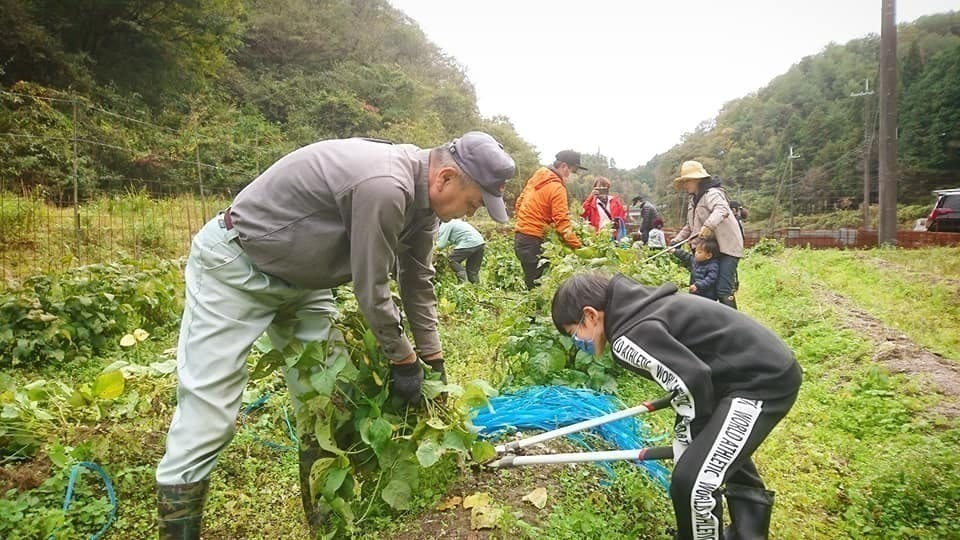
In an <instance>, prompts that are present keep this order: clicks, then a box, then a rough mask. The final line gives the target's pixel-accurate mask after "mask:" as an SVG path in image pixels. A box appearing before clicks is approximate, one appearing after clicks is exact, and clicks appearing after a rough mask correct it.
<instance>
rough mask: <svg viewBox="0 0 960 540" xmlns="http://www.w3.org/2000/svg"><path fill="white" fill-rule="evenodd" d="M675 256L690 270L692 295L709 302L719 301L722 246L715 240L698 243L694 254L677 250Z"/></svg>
mask: <svg viewBox="0 0 960 540" xmlns="http://www.w3.org/2000/svg"><path fill="white" fill-rule="evenodd" d="M673 254H674V256H676V257H677V258H678V259H680V260H681V261H682V262H683V265H684V266H686V267H687V269H688V270H690V289H689V290H690V293H691V294H696V295H697V296H702V297H704V298H706V299H708V300H716V299H717V276H718V275H720V262H719V261H718V260H717V259H718V258H719V257H720V245H719V244H717V241H716V240H714V239H713V238H705V239H703V240H700V241H698V242H697V247H696V249H695V250H694V252H693V253H690V252H689V251H685V250H684V249H683V248H679V247H678V248H675V249H674V250H673Z"/></svg>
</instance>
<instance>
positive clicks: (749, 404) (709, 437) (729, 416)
mask: <svg viewBox="0 0 960 540" xmlns="http://www.w3.org/2000/svg"><path fill="white" fill-rule="evenodd" d="M796 399H797V396H796V394H794V395H792V396H789V397H787V398H780V399H774V400H756V399H749V398H744V397H738V396H736V395H732V396H726V397H724V398H723V399H721V400H720V401H719V403H717V406H716V408H715V409H714V411H713V414H712V415H710V416H709V417H708V418H704V419H702V421H694V423H693V426H692V428H693V429H692V432H693V441H692V442H691V443H690V446H688V447H687V449H686V451H684V452H683V455H682V456H680V459H679V460H677V462H676V464H675V466H674V470H673V477H672V478H671V482H670V497H671V499H673V510H674V513H675V515H676V517H677V531H678V534H677V538H679V539H683V540H687V539H693V540H709V539H719V538H722V537H723V519H722V516H723V506H722V503H721V498H720V487H721V486H723V485H724V484H725V483H726V482H731V483H736V484H741V485H745V486H754V487H758V488H762V487H764V486H763V480H761V479H760V474H759V473H758V472H757V468H756V466H754V464H753V461H752V460H751V459H750V456H751V455H752V454H753V452H754V451H755V450H756V449H757V447H758V446H760V443H762V442H763V440H764V439H765V438H766V437H767V435H768V434H769V433H770V431H771V430H773V427H774V426H776V425H777V423H778V422H779V421H780V420H781V419H782V418H783V417H784V416H786V414H787V411H789V410H790V407H791V406H792V405H793V402H794V401H796ZM698 428H699V429H698Z"/></svg>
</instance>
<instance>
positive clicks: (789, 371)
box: [552, 273, 802, 540]
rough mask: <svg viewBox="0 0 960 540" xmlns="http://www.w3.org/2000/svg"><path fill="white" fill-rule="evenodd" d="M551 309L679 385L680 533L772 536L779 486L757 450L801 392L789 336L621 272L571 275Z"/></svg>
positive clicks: (646, 372) (642, 368)
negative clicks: (766, 473) (756, 458)
mask: <svg viewBox="0 0 960 540" xmlns="http://www.w3.org/2000/svg"><path fill="white" fill-rule="evenodd" d="M552 316H553V323H554V325H556V327H557V329H558V330H559V331H560V332H562V333H564V334H569V335H570V336H572V337H573V343H574V346H576V347H577V348H578V349H580V350H582V351H585V352H587V353H589V354H596V355H599V354H600V353H601V352H602V351H603V349H604V347H606V345H607V344H608V343H609V344H610V348H611V352H612V353H613V357H614V359H616V361H617V362H618V363H620V364H621V365H623V366H624V367H626V368H627V369H629V370H631V371H633V372H635V373H637V374H639V375H641V376H643V377H646V378H648V379H651V380H653V381H654V382H656V383H657V384H658V385H660V386H661V387H663V389H664V390H667V391H669V392H673V393H674V398H673V400H672V403H671V404H672V406H673V409H674V410H675V411H676V414H677V419H676V423H675V425H674V442H673V449H674V469H673V475H672V477H671V481H670V498H671V499H672V500H673V509H674V514H675V516H676V519H677V529H678V532H677V535H676V538H679V539H692V538H697V539H698V540H699V539H704V540H705V539H711V538H713V539H720V538H767V533H768V530H769V527H770V515H771V511H772V508H773V500H774V493H773V492H772V491H768V490H767V489H766V488H765V486H764V483H763V480H761V478H760V474H759V472H758V471H757V468H756V466H754V464H753V461H752V460H751V456H752V455H753V453H754V452H755V451H756V449H757V447H759V446H760V444H761V443H762V442H763V441H764V439H766V438H767V436H768V435H769V434H770V431H771V430H772V429H773V428H774V426H776V425H777V423H778V422H780V420H781V419H782V418H783V417H784V416H786V414H787V412H788V411H789V410H790V407H791V406H792V405H793V403H794V401H796V399H797V392H798V391H799V388H800V382H801V379H802V371H801V369H800V366H799V365H798V364H797V361H796V360H795V359H794V355H793V353H792V352H791V351H790V349H789V348H787V345H786V344H785V343H784V342H783V341H782V340H781V339H780V338H778V337H777V335H776V334H774V333H773V332H772V331H770V330H769V329H767V328H766V327H764V326H763V325H761V324H760V323H758V322H756V321H754V320H753V319H751V318H750V317H748V316H746V315H744V314H742V313H740V312H738V311H736V310H733V309H729V308H727V307H724V306H721V305H720V304H718V303H717V302H711V301H708V300H705V299H703V298H699V297H697V296H695V295H687V294H677V287H676V286H675V285H673V284H669V283H668V284H664V285H661V286H660V287H647V286H644V285H641V284H639V283H637V282H636V281H633V280H632V279H630V278H628V277H626V276H624V275H617V276H614V277H612V278H611V277H610V276H608V275H605V274H600V273H587V274H579V275H575V276H573V277H571V278H569V279H567V280H566V281H565V282H564V283H563V284H562V285H561V286H560V288H559V289H557V292H556V293H555V294H554V296H553V306H552ZM724 486H725V487H724ZM721 493H725V495H726V499H727V504H728V506H729V507H730V510H729V513H730V521H731V523H730V526H729V527H728V528H727V530H724V529H723V506H722V502H721V499H720V494H721Z"/></svg>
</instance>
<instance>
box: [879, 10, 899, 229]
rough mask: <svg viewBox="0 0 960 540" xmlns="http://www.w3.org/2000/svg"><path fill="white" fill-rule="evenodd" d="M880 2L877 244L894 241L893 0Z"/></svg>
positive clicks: (895, 196)
mask: <svg viewBox="0 0 960 540" xmlns="http://www.w3.org/2000/svg"><path fill="white" fill-rule="evenodd" d="M881 1H882V2H883V10H882V19H881V23H880V231H879V233H878V236H877V240H878V242H879V243H880V245H883V244H895V243H896V241H897V20H896V19H897V18H896V0H881Z"/></svg>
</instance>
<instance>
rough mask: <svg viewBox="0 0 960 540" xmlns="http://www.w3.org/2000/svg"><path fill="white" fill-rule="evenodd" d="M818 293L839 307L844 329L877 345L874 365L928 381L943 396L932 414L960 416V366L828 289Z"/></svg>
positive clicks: (948, 416) (929, 386)
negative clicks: (875, 363)
mask: <svg viewBox="0 0 960 540" xmlns="http://www.w3.org/2000/svg"><path fill="white" fill-rule="evenodd" d="M819 292H820V294H821V296H822V297H823V298H824V300H826V301H827V302H828V303H830V304H831V305H834V306H837V307H838V308H839V309H838V310H837V315H838V316H839V317H840V318H841V321H842V325H843V327H844V328H847V329H850V330H854V331H856V332H857V333H858V334H859V335H861V336H865V337H867V338H868V339H870V340H871V341H873V342H874V344H875V345H876V351H875V352H874V355H873V360H874V362H877V363H879V364H881V365H883V366H884V367H886V368H887V370H888V371H890V372H891V373H902V374H905V375H907V376H909V377H910V378H911V379H920V380H924V381H926V383H927V387H928V388H930V389H931V391H933V392H936V393H938V394H940V395H941V396H942V397H943V399H942V400H941V401H940V402H939V403H938V404H936V405H935V406H934V407H933V409H932V412H934V413H935V414H942V415H943V416H946V417H947V418H957V417H960V365H958V364H957V363H956V362H952V361H950V360H947V359H945V358H943V357H942V356H940V355H938V354H935V353H932V352H930V351H928V350H926V349H924V348H923V347H921V346H919V345H917V344H916V343H914V342H913V341H911V340H910V338H908V337H907V336H906V335H905V334H904V333H903V332H901V331H899V330H897V329H895V328H891V327H889V326H887V325H885V324H883V323H882V322H880V320H878V319H877V318H876V317H874V316H873V315H870V314H869V313H867V312H866V311H863V310H862V309H860V308H859V307H857V306H856V304H854V303H853V302H852V301H850V300H848V299H847V298H845V297H843V296H841V295H839V294H837V293H835V292H833V291H830V290H826V289H821V290H820V291H819Z"/></svg>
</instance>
